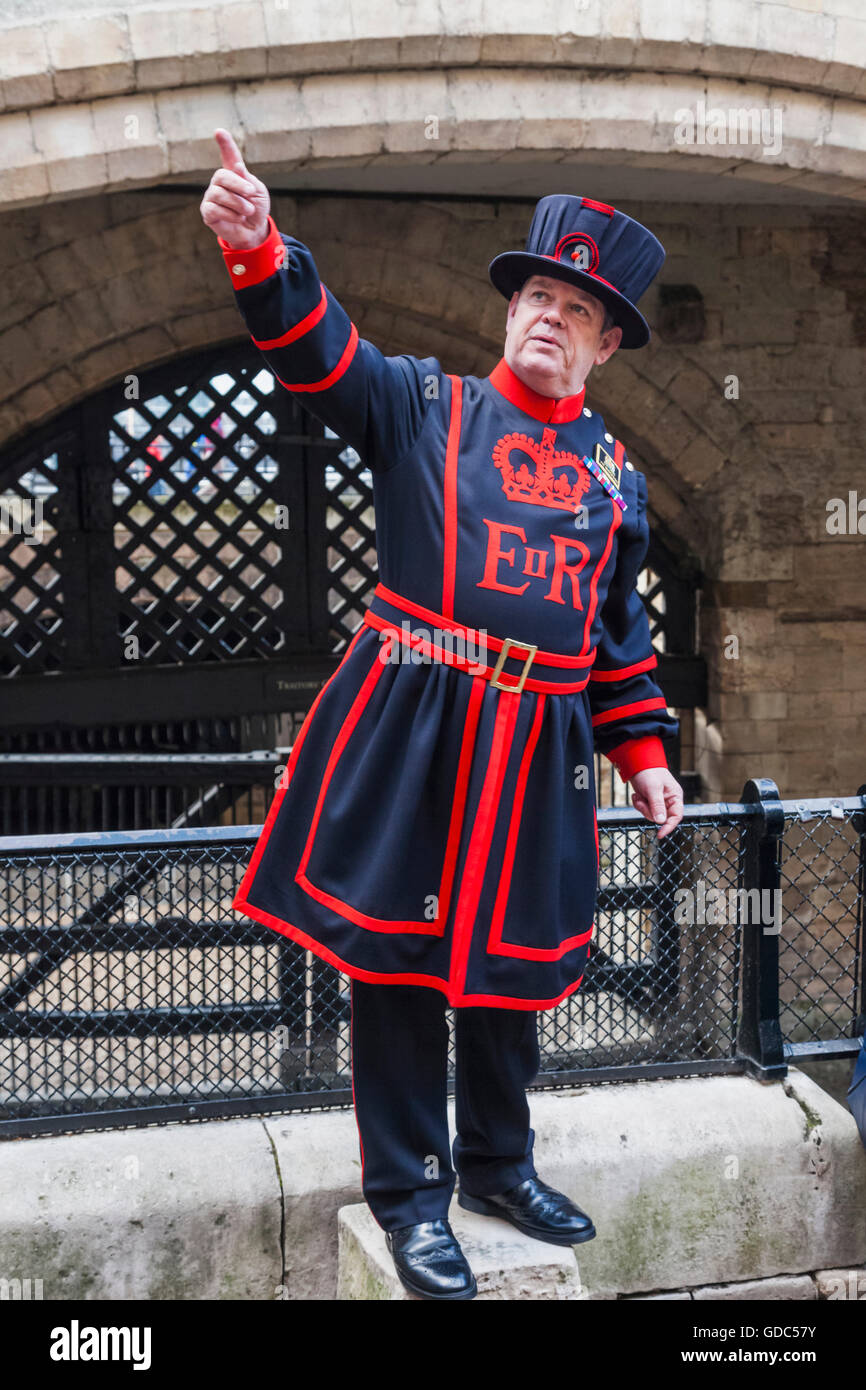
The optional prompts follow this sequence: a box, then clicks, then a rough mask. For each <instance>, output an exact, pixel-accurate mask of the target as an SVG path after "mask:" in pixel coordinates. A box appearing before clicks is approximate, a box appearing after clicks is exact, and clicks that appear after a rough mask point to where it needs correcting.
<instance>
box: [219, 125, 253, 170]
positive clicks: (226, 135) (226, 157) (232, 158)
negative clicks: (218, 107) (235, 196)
mask: <svg viewBox="0 0 866 1390" xmlns="http://www.w3.org/2000/svg"><path fill="white" fill-rule="evenodd" d="M214 139H215V140H216V142H217V144H218V145H219V150H220V156H221V158H222V162H223V168H224V169H231V170H232V172H233V173H235V174H246V172H247V166H246V165H245V164H244V160H243V155H242V154H241V152H240V150H239V149H238V147H237V145H236V144H235V140H234V136H233V135H232V134H231V132H230V131H228V130H223V128H222V127H221V126H219V127H218V128H217V129H216V130H215V131H214Z"/></svg>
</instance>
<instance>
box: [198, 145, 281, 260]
mask: <svg viewBox="0 0 866 1390" xmlns="http://www.w3.org/2000/svg"><path fill="white" fill-rule="evenodd" d="M214 137H215V139H216V142H217V144H218V145H219V150H220V156H221V158H222V167H221V168H219V169H217V170H216V171H215V173H214V176H213V178H212V179H211V181H210V183H209V184H208V186H207V189H206V191H205V195H204V197H203V198H202V200H201V205H200V208H199V211H200V212H201V217H202V221H203V222H204V224H205V226H206V227H210V229H211V231H212V232H213V233H214V235H215V236H221V237H222V238H223V240H224V241H227V242H228V243H229V245H230V246H232V247H234V249H235V250H238V251H248V250H249V249H250V247H252V246H258V245H260V243H261V242H263V241H264V240H265V238H266V236H267V234H268V213H269V212H270V208H271V195H270V194H269V192H268V190H267V188H266V187H265V185H264V184H263V183H262V181H261V179H257V178H256V176H255V174H251V173H250V171H249V170H248V169H247V166H246V165H245V164H244V161H243V157H242V155H241V152H240V150H239V149H238V147H237V145H236V144H235V142H234V139H233V137H232V136H231V134H230V133H229V132H228V131H227V130H223V129H222V128H221V127H220V128H218V129H217V130H215V131H214Z"/></svg>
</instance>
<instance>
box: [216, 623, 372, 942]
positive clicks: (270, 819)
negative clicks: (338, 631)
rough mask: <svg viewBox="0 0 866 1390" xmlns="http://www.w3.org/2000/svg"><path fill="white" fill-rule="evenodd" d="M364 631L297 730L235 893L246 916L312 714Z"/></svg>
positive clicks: (330, 677)
mask: <svg viewBox="0 0 866 1390" xmlns="http://www.w3.org/2000/svg"><path fill="white" fill-rule="evenodd" d="M363 631H364V629H363V627H359V628H358V631H357V632H356V633H355V635H354V637H353V638H352V640H351V642H350V643H349V645H348V647H347V648H346V650H345V652H344V654H343V660H342V661H341V662H340V665H339V666H338V667H337V669H336V670H335V671H332V672H331V674H330V676H329V677H328V679H327V680H326V681H325V684H324V685H323V686H322V688H321V690H320V691H319V693H318V695H317V696H316V698H315V700H314V701H313V703H312V704H311V705H310V708H309V710H308V711H307V717H306V719H305V720H304V722H303V724H302V725H301V728H300V730H299V732H298V737H297V738H296V739H295V741H294V744H293V745H292V751H291V753H290V755H289V761H288V764H287V766H286V771H285V773H284V774H283V776H282V777H281V778H280V782H279V786H278V788H277V793H276V796H275V797H274V799H273V801H272V802H271V807H270V810H269V811H268V814H267V818H266V820H265V823H264V825H263V826H262V833H261V835H260V836H259V838H258V840H257V841H256V847H255V850H254V852H253V857H252V859H251V860H250V864H249V868H248V869H247V871H246V873H245V874H244V876H243V878H242V879H241V886H240V888H239V889H238V891H237V894H236V896H235V899H234V902H233V903H232V907H233V908H235V909H236V910H238V911H239V910H240V909H241V908H243V909H244V911H245V912H246V913H247V915H249V911H248V909H249V904H248V903H247V902H246V895H247V893H248V892H249V891H250V888H251V887H252V884H253V879H254V878H255V876H256V870H257V869H258V867H259V861H260V860H261V857H262V855H263V854H264V852H265V846H266V845H267V842H268V838H269V836H270V833H271V831H272V830H273V828H274V821H275V820H276V818H277V815H278V813H279V809H280V806H281V805H282V801H283V797H284V796H285V794H286V792H287V791H288V790H289V784H290V783H291V780H292V776H293V774H294V770H295V764H296V763H297V760H298V754H299V753H300V751H301V748H302V746H303V742H304V739H305V737H306V733H307V730H308V729H309V727H310V724H311V723H312V720H313V715H314V714H315V713H316V710H317V709H318V706H319V702H320V700H321V699H322V697H323V695H324V693H325V691H326V690H327V689H328V686H329V685H330V684H331V681H333V680H334V679H335V677H336V675H337V671H339V670H341V669H342V667H343V665H344V664H345V662H346V661H348V659H349V656H350V655H351V653H352V649H353V648H354V647H355V646H356V645H357V643H358V641H359V640H360V637H361V633H362V632H363ZM256 920H257V921H260V920H261V919H260V918H256Z"/></svg>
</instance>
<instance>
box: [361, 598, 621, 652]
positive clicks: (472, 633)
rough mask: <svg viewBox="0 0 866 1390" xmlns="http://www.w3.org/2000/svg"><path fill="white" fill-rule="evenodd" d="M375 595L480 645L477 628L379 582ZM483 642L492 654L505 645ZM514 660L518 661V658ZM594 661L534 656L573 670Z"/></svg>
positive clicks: (492, 639) (490, 639)
mask: <svg viewBox="0 0 866 1390" xmlns="http://www.w3.org/2000/svg"><path fill="white" fill-rule="evenodd" d="M376 593H377V594H381V596H382V598H383V599H385V600H386V602H388V603H393V605H394V607H395V608H400V609H402V610H403V611H404V612H406V613H409V614H411V615H412V616H413V617H415V618H423V619H424V621H425V622H427V623H431V624H432V625H433V626H439V625H440V624H443V623H444V624H445V625H446V626H447V627H449V628H450V629H451V631H452V632H456V633H459V634H460V635H461V636H463V637H466V638H467V641H469V642H471V643H472V644H474V645H480V643H481V641H482V634H481V632H480V631H479V629H478V628H474V627H467V626H466V625H465V623H458V622H456V621H455V620H454V618H451V617H449V618H447V619H446V616H445V614H444V613H436V612H434V611H433V609H432V608H425V607H424V606H423V604H420V603H414V602H413V601H412V599H408V598H404V596H403V595H402V594H397V593H395V592H394V590H393V589H388V588H386V586H385V585H384V584H383V583H382V582H381V580H380V581H379V583H378V584H377V585H376ZM368 611H369V609H368ZM372 616H377V615H372ZM365 617H366V614H365ZM483 641H484V644H485V646H486V647H487V648H488V649H489V650H490V651H494V652H499V651H501V650H502V648H503V647H504V645H505V640H504V638H501V637H492V636H491V635H490V634H489V633H486V634H485V635H484V637H483ZM515 645H516V643H515ZM515 659H516V660H520V658H519V657H518V658H515ZM594 659H595V653H593V655H592V656H569V655H568V654H567V653H565V652H544V651H539V652H537V653H536V656H535V660H536V661H539V662H543V664H544V665H545V666H564V667H568V668H572V667H573V668H575V669H580V668H581V667H585V666H589V665H590V664H591V663H592V661H594Z"/></svg>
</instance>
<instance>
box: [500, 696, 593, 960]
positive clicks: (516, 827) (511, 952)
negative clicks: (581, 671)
mask: <svg viewBox="0 0 866 1390" xmlns="http://www.w3.org/2000/svg"><path fill="white" fill-rule="evenodd" d="M544 706H545V698H544V696H543V695H540V696H539V697H538V702H537V704H536V707H535V715H534V717H533V721H532V727H531V729H530V731H529V736H528V738H527V740H526V743H525V745H524V748H523V756H522V758H521V760H520V771H519V773H518V775H517V786H516V787H515V791H514V803H513V805H512V808H511V819H510V821H509V824H508V836H507V838H506V842H505V853H504V855H503V857H502V868H501V874H500V879H499V888H498V891H497V894H496V902H495V904H494V907H493V915H492V918H491V923H490V935H489V936H488V938H487V953H488V955H496V956H517V957H519V958H520V959H522V960H560V959H561V957H562V956H564V955H567V954H568V952H569V951H573V950H576V948H577V947H578V946H582V945H583V944H584V942H586V941H589V940H590V938H591V937H592V934H593V932H594V930H595V923H594V922H593V923H592V925H591V926H590V927H589V930H588V931H584V932H580V933H579V934H578V935H577V936H570V937H568V939H567V940H566V941H563V942H562V943H561V944H560V945H559V946H551V947H544V946H518V945H516V944H515V943H514V942H509V941H503V939H502V928H503V925H504V922H505V907H506V903H507V902H508V894H509V891H510V888H511V875H512V872H513V869H514V856H515V853H516V850H517V839H518V835H519V833H520V818H521V816H522V814H523V800H524V796H525V793H526V781H527V778H528V776H529V767H530V764H531V762H532V757H533V754H534V752H535V747H536V744H537V743H538V736H539V734H540V732H541V723H542V719H543V717H544ZM596 848H597V847H596Z"/></svg>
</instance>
